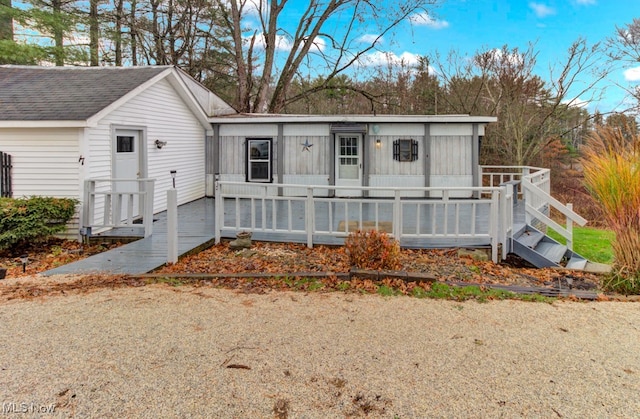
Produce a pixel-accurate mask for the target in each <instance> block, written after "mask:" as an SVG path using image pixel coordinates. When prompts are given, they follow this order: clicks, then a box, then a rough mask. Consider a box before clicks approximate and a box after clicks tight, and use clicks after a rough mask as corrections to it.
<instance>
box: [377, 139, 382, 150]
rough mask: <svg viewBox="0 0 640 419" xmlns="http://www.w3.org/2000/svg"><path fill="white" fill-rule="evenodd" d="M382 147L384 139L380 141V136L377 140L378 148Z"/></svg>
mask: <svg viewBox="0 0 640 419" xmlns="http://www.w3.org/2000/svg"><path fill="white" fill-rule="evenodd" d="M381 147H382V141H380V138H378V139H377V140H376V148H381Z"/></svg>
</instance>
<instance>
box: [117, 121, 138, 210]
mask: <svg viewBox="0 0 640 419" xmlns="http://www.w3.org/2000/svg"><path fill="white" fill-rule="evenodd" d="M115 140H116V141H115V147H114V165H113V174H112V177H113V178H114V179H139V178H140V177H141V173H140V154H141V150H140V148H141V141H140V133H139V132H138V131H133V130H131V131H130V130H117V131H116V139H115ZM113 190H114V191H115V192H138V182H115V183H114V185H113ZM112 205H113V208H114V212H113V213H114V214H117V212H118V208H117V207H118V206H120V210H119V212H120V221H122V220H126V219H127V218H129V216H132V217H133V218H137V217H139V216H140V199H139V196H138V195H133V199H131V195H129V196H126V195H125V196H124V197H123V198H122V202H121V203H118V202H117V199H116V197H114V201H113V202H112ZM130 208H131V209H130ZM130 211H131V214H130Z"/></svg>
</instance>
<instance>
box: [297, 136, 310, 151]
mask: <svg viewBox="0 0 640 419" xmlns="http://www.w3.org/2000/svg"><path fill="white" fill-rule="evenodd" d="M300 145H301V146H302V151H311V147H313V144H309V139H308V138H307V139H306V140H304V143H300Z"/></svg>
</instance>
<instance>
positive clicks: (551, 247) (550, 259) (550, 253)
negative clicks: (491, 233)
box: [512, 225, 589, 270]
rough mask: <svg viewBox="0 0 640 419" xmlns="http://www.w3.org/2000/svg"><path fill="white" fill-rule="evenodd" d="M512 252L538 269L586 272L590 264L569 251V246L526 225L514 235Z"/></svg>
mask: <svg viewBox="0 0 640 419" xmlns="http://www.w3.org/2000/svg"><path fill="white" fill-rule="evenodd" d="M512 251H513V253H515V254H516V255H518V256H520V257H521V258H523V259H524V260H526V261H527V262H529V263H531V264H532V265H533V266H535V267H537V268H549V267H564V268H567V269H576V270H584V269H585V268H586V266H587V264H588V263H589V261H588V260H587V259H585V258H584V257H582V256H580V255H579V254H577V253H575V252H573V251H572V250H569V249H567V246H565V245H563V244H560V243H558V242H557V241H555V240H554V239H552V238H551V237H549V236H547V235H545V234H544V233H543V232H541V231H540V230H537V229H535V228H533V227H532V226H530V225H525V226H524V227H522V228H521V229H520V231H518V232H517V233H516V234H514V236H513V249H512Z"/></svg>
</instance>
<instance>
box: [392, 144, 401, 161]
mask: <svg viewBox="0 0 640 419" xmlns="http://www.w3.org/2000/svg"><path fill="white" fill-rule="evenodd" d="M393 159H394V160H400V140H395V141H394V142H393Z"/></svg>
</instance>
